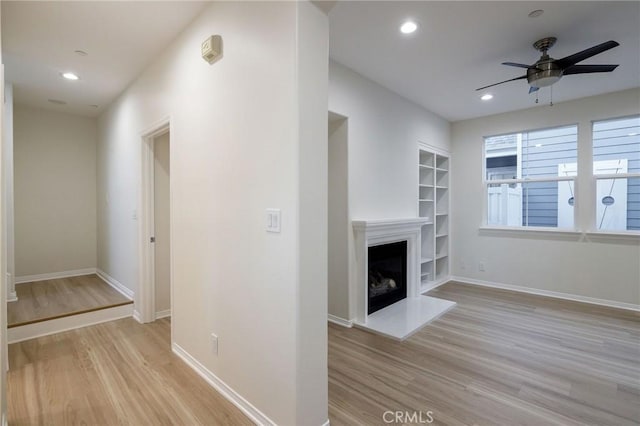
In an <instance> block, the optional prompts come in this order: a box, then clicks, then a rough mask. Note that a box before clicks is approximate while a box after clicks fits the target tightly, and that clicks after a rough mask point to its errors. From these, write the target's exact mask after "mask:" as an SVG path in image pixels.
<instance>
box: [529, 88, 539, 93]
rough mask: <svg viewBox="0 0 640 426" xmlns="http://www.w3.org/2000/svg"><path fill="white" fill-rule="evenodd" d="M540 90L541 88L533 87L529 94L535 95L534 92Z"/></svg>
mask: <svg viewBox="0 0 640 426" xmlns="http://www.w3.org/2000/svg"><path fill="white" fill-rule="evenodd" d="M538 90H540V88H539V87H534V86H531V87H529V94H531V93H533V92H537V91H538Z"/></svg>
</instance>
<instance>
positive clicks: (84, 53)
mask: <svg viewBox="0 0 640 426" xmlns="http://www.w3.org/2000/svg"><path fill="white" fill-rule="evenodd" d="M73 52H74V53H75V54H76V55H79V56H87V55H88V53H87V52H85V51H84V50H74V51H73Z"/></svg>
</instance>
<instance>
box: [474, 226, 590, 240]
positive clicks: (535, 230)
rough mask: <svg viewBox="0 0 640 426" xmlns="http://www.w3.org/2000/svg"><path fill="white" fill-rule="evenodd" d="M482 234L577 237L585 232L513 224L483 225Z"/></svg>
mask: <svg viewBox="0 0 640 426" xmlns="http://www.w3.org/2000/svg"><path fill="white" fill-rule="evenodd" d="M479 231H480V233H481V234H485V235H497V236H500V235H503V236H510V237H514V236H515V237H517V236H522V237H547V238H549V237H550V238H554V237H556V238H557V237H561V238H562V237H566V238H570V239H577V238H579V237H580V236H581V235H582V234H583V233H582V232H581V231H578V230H575V229H562V228H544V227H533V226H529V227H512V226H487V225H484V226H481V227H480V229H479Z"/></svg>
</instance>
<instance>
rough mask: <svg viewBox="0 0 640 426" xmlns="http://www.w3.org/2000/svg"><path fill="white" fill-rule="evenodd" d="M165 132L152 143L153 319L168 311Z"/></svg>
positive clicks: (167, 158)
mask: <svg viewBox="0 0 640 426" xmlns="http://www.w3.org/2000/svg"><path fill="white" fill-rule="evenodd" d="M169 148H170V138H169V132H167V133H164V134H162V135H160V136H158V137H156V138H155V139H154V143H153V158H154V162H153V227H154V235H153V237H154V242H153V249H154V250H153V252H154V256H153V257H154V274H153V276H154V281H155V282H154V287H155V315H154V316H155V319H159V318H164V317H168V316H170V315H171V262H170V257H171V235H170V232H169V223H170V208H169V207H170V199H169V182H170V176H171V170H170V156H169V155H170V154H169V152H170V149H169Z"/></svg>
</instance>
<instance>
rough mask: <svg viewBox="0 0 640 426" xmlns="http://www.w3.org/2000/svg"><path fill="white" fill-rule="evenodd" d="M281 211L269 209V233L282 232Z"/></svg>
mask: <svg viewBox="0 0 640 426" xmlns="http://www.w3.org/2000/svg"><path fill="white" fill-rule="evenodd" d="M280 219H281V215H280V209H267V232H280Z"/></svg>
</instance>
